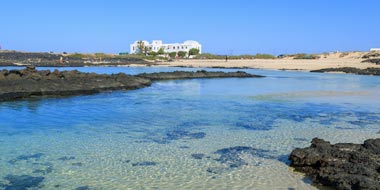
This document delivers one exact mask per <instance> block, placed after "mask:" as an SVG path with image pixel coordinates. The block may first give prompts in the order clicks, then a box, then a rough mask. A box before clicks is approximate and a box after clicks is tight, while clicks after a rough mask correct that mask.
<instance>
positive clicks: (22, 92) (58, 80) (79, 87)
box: [0, 66, 261, 101]
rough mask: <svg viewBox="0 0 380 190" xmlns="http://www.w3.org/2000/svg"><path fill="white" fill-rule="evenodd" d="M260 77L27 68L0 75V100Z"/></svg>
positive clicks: (236, 74)
mask: <svg viewBox="0 0 380 190" xmlns="http://www.w3.org/2000/svg"><path fill="white" fill-rule="evenodd" d="M223 77H224V78H226V77H261V76H257V75H251V74H248V73H245V72H234V73H224V72H206V71H200V72H180V71H176V72H173V73H166V72H164V73H152V74H140V75H136V76H132V75H126V74H123V73H119V74H112V75H106V74H96V73H82V72H79V71H77V70H73V71H58V70H54V71H53V72H50V71H48V70H45V71H37V70H35V67H33V66H28V67H27V68H26V69H24V70H10V71H8V70H2V71H1V72H0V101H6V100H13V99H20V98H28V97H31V96H44V95H54V96H67V95H78V94H92V93H98V92H102V91H109V90H133V89H138V88H142V87H146V86H149V85H151V83H152V80H167V79H189V78H223Z"/></svg>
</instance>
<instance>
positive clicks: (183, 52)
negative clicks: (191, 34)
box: [178, 51, 187, 58]
mask: <svg viewBox="0 0 380 190" xmlns="http://www.w3.org/2000/svg"><path fill="white" fill-rule="evenodd" d="M186 55H187V52H186V51H179V52H178V56H179V57H181V58H184V57H186Z"/></svg>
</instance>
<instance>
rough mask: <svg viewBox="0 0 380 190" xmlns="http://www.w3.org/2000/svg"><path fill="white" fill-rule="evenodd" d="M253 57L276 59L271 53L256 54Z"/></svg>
mask: <svg viewBox="0 0 380 190" xmlns="http://www.w3.org/2000/svg"><path fill="white" fill-rule="evenodd" d="M255 59H276V56H274V55H271V54H260V53H258V54H256V55H255Z"/></svg>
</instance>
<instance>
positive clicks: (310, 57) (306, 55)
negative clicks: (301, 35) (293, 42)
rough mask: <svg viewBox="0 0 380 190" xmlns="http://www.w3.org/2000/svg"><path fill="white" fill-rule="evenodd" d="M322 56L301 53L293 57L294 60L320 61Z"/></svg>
mask: <svg viewBox="0 0 380 190" xmlns="http://www.w3.org/2000/svg"><path fill="white" fill-rule="evenodd" d="M319 58H320V56H318V55H315V54H306V53H299V54H295V55H293V59H319Z"/></svg>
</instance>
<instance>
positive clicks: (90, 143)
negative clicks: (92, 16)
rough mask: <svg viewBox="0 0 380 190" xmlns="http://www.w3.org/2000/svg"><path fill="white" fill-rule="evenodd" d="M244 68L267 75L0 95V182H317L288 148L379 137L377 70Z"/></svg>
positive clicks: (110, 185)
mask: <svg viewBox="0 0 380 190" xmlns="http://www.w3.org/2000/svg"><path fill="white" fill-rule="evenodd" d="M72 69H79V70H81V71H86V72H97V73H118V72H125V73H128V74H136V73H141V72H158V71H172V70H178V69H180V70H196V69H185V68H164V67H139V68H132V67H87V68H72ZM209 70H221V69H209ZM230 71H232V70H230ZM246 71H248V72H251V73H255V74H262V75H266V76H268V77H266V78H260V79H255V78H253V79H235V78H231V79H194V80H178V81H164V82H156V83H154V84H153V85H152V86H151V87H148V88H144V89H139V90H135V91H117V92H105V93H100V94H95V95H86V96H72V97H64V98H35V99H29V100H22V101H13V102H2V103H0V155H1V156H0V184H1V185H0V189H7V188H9V189H10V188H11V187H14V186H16V185H17V183H18V184H20V181H21V182H25V181H27V182H29V185H31V186H33V185H34V186H35V187H33V188H34V189H76V188H78V187H81V188H82V189H85V188H86V187H88V188H89V189H288V188H295V189H315V187H313V186H311V185H310V183H309V182H308V181H307V180H305V179H303V176H302V175H301V174H300V173H296V172H293V171H292V170H291V169H290V168H289V167H288V165H287V163H288V161H287V156H288V155H289V154H290V152H291V150H292V149H294V148H295V147H305V146H309V144H310V143H309V142H310V141H311V139H312V138H314V137H320V138H324V139H327V140H329V141H331V142H333V143H336V142H353V143H362V141H363V140H364V139H367V138H379V137H380V134H379V131H380V99H379V95H380V77H372V76H357V75H339V74H318V73H306V72H284V71H269V70H246ZM228 148H229V149H228ZM218 150H219V151H218ZM22 175H24V176H23V177H24V178H22V177H20V176H22ZM27 177H29V178H28V179H29V181H28V180H26V178H27ZM16 179H19V180H18V181H17V180H16ZM24 185H25V184H24ZM37 186H39V187H37ZM33 188H31V189H33Z"/></svg>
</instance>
